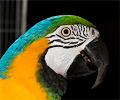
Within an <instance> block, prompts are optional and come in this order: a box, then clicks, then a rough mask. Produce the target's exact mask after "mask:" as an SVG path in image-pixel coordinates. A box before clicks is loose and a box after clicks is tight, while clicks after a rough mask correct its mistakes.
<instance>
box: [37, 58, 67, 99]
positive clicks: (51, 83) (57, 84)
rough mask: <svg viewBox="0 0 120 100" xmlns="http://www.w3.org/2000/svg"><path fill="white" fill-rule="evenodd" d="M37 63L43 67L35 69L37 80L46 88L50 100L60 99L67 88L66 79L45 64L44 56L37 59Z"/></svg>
mask: <svg viewBox="0 0 120 100" xmlns="http://www.w3.org/2000/svg"><path fill="white" fill-rule="evenodd" d="M39 63H40V64H42V66H43V69H39V70H38V71H37V81H38V82H40V84H41V85H42V86H44V87H45V88H46V91H47V93H48V95H49V97H50V98H51V100H53V99H57V100H60V97H61V96H62V95H63V94H64V93H65V91H66V89H67V81H66V79H65V78H64V77H63V76H61V75H58V74H56V73H55V72H54V71H53V70H52V69H51V68H50V67H49V66H47V64H46V62H45V60H44V56H42V57H41V58H40V59H39ZM38 67H40V66H38Z"/></svg>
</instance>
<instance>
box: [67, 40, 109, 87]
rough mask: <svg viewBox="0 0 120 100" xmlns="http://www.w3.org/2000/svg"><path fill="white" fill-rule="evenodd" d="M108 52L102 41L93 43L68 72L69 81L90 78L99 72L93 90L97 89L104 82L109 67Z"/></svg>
mask: <svg viewBox="0 0 120 100" xmlns="http://www.w3.org/2000/svg"><path fill="white" fill-rule="evenodd" d="M108 62H109V59H108V50H107V47H106V45H105V43H104V42H103V40H102V39H100V38H97V39H95V40H93V41H91V42H90V43H89V44H88V45H87V46H86V47H85V49H84V50H83V51H81V53H80V54H79V55H78V56H77V57H76V58H75V59H74V61H73V63H72V65H71V66H70V68H69V69H68V71H67V78H68V79H76V78H80V77H84V76H89V75H91V74H93V73H95V72H96V71H97V73H98V74H97V79H96V81H95V83H94V85H93V86H92V88H95V87H97V86H98V85H99V84H100V83H101V82H102V80H103V78H104V76H105V74H106V71H107V67H108Z"/></svg>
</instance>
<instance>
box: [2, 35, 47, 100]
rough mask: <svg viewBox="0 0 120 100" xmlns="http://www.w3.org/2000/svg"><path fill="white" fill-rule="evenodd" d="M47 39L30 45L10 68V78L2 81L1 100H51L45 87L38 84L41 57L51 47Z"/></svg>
mask: <svg viewBox="0 0 120 100" xmlns="http://www.w3.org/2000/svg"><path fill="white" fill-rule="evenodd" d="M48 43H49V40H48V39H47V38H45V37H44V38H41V39H39V40H36V41H34V42H33V43H32V44H29V45H28V46H27V47H26V48H25V50H24V51H23V52H22V53H20V54H18V55H17V56H16V57H15V59H14V60H13V61H12V63H11V65H10V66H9V67H8V73H7V76H9V78H7V79H5V80H0V100H49V97H48V95H47V93H46V90H45V88H44V87H42V86H41V85H40V83H38V82H37V78H36V71H37V70H38V67H37V66H38V60H39V56H40V55H42V54H43V53H44V52H45V50H46V49H47V48H48V46H49V44H48Z"/></svg>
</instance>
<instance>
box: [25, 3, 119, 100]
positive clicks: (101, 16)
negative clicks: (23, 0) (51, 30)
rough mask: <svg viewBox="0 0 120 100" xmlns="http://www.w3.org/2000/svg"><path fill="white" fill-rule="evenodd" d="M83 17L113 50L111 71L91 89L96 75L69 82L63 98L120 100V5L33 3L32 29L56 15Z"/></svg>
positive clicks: (31, 4)
mask: <svg viewBox="0 0 120 100" xmlns="http://www.w3.org/2000/svg"><path fill="white" fill-rule="evenodd" d="M64 14H70V15H77V16H81V17H83V18H85V19H87V20H89V21H90V22H92V23H93V24H95V25H96V26H97V29H98V30H99V32H100V35H101V37H102V38H103V39H104V41H105V43H106V44H107V47H108V51H109V58H110V61H109V62H110V63H109V69H108V72H107V75H106V77H105V78H104V80H103V82H102V83H101V84H100V85H99V86H98V87H97V88H95V89H92V90H91V89H90V88H91V87H92V85H93V83H94V81H95V75H96V74H95V75H92V76H90V77H88V78H85V79H80V80H75V81H69V84H68V89H67V91H66V94H65V95H64V96H63V97H62V99H118V98H119V2H114V1H102V2H101V1H96V2H95V1H29V2H28V17H27V18H28V20H27V22H28V29H29V28H30V27H32V26H33V25H34V24H36V23H37V22H39V21H41V20H43V19H46V18H48V17H51V16H55V15H64Z"/></svg>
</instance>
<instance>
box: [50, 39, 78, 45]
mask: <svg viewBox="0 0 120 100" xmlns="http://www.w3.org/2000/svg"><path fill="white" fill-rule="evenodd" d="M53 42H60V43H64V44H68V43H69V44H76V43H78V42H63V41H62V40H60V39H56V40H53V41H50V42H49V44H51V43H53Z"/></svg>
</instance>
